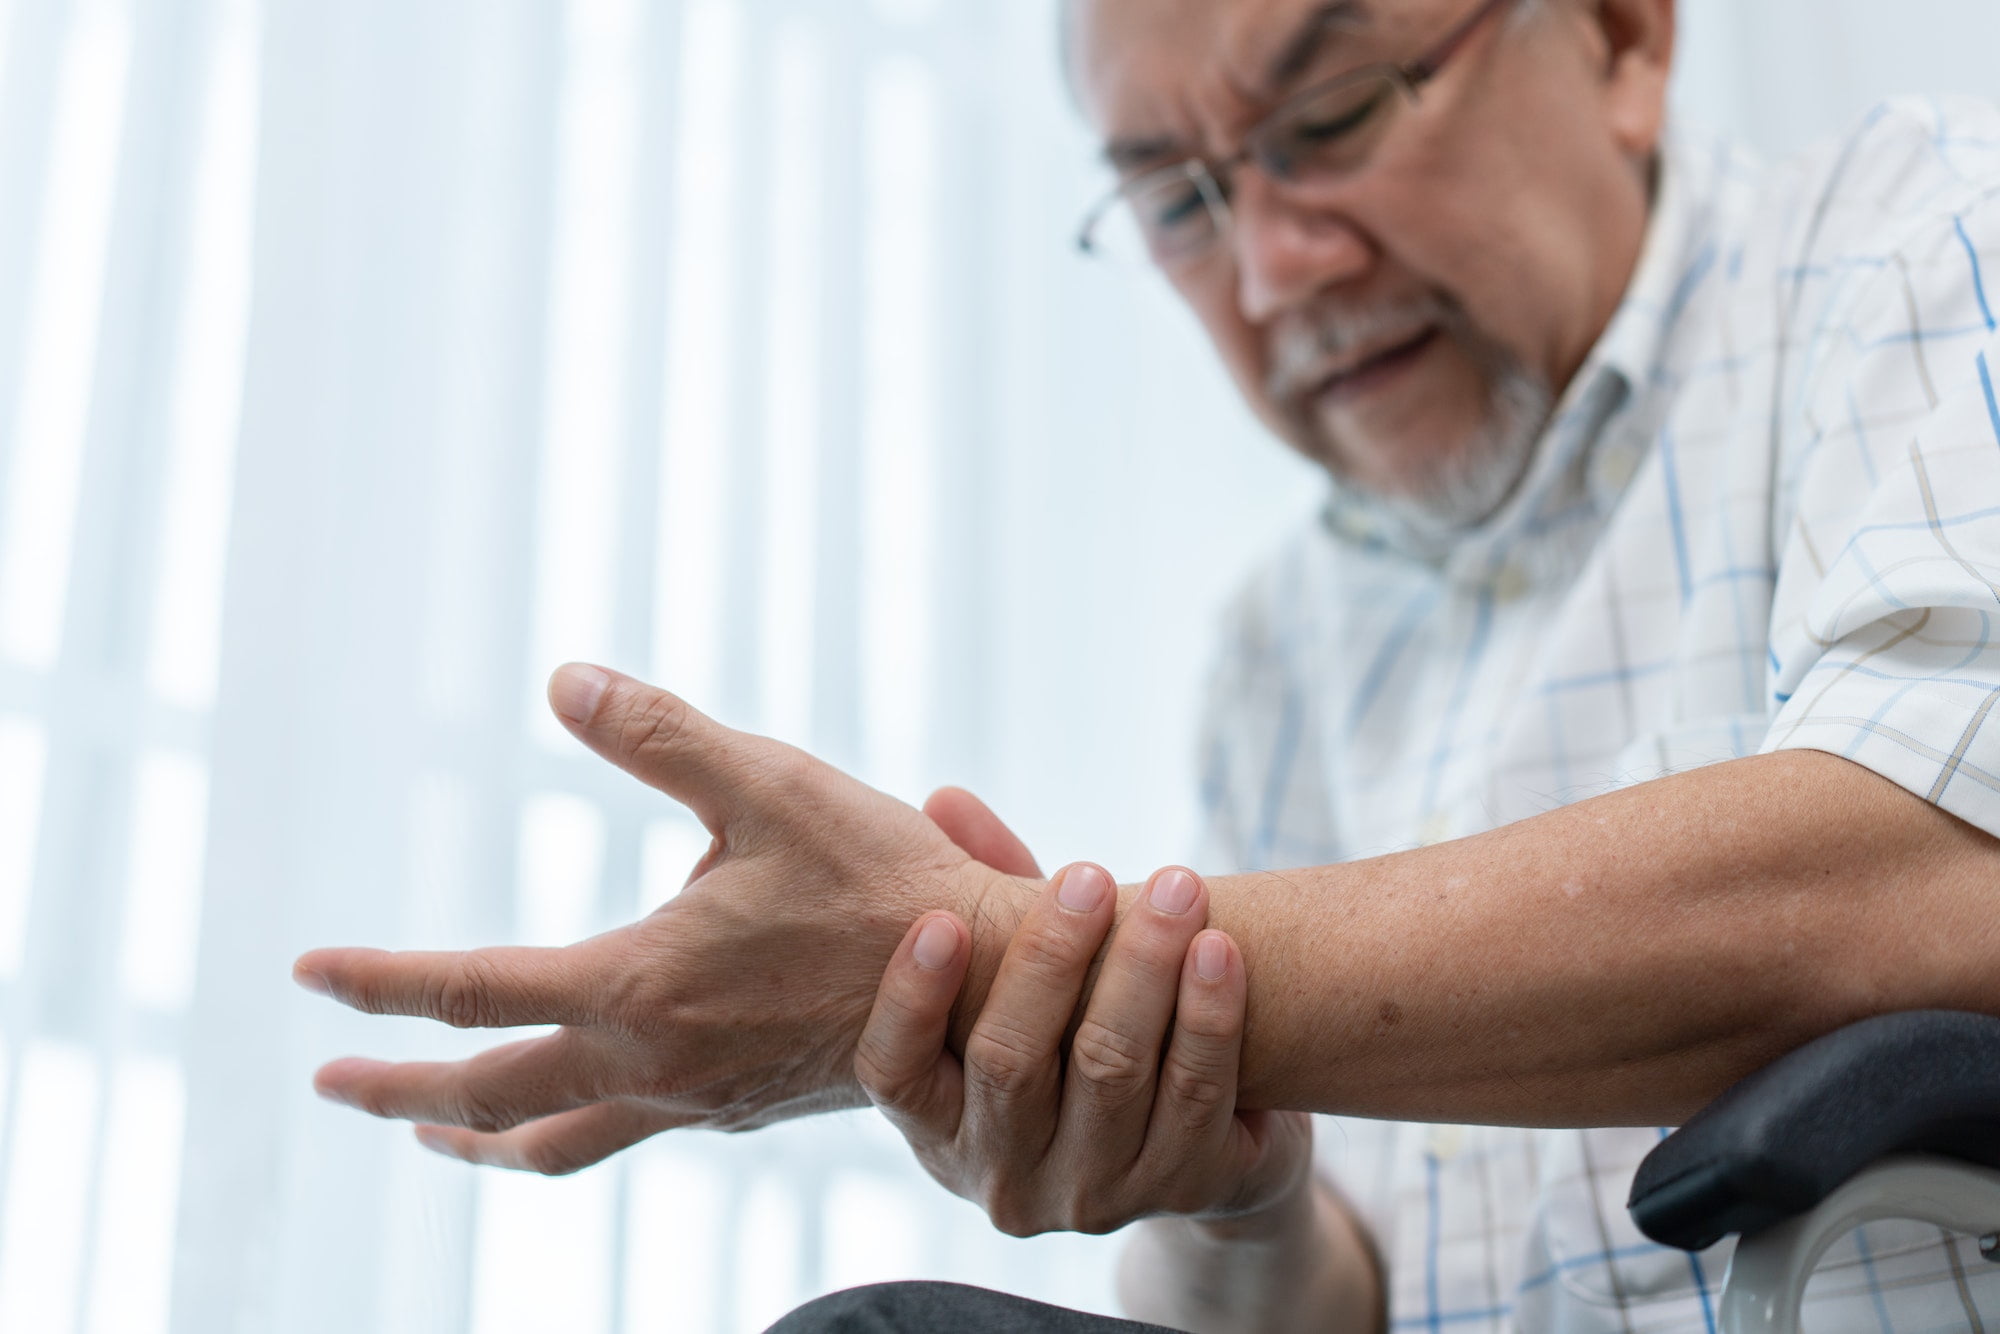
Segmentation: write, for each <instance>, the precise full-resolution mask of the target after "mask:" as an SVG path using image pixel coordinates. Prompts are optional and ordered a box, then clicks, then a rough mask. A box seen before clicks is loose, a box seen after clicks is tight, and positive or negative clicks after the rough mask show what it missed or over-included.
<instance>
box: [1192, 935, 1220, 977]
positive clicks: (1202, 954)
mask: <svg viewBox="0 0 2000 1334" xmlns="http://www.w3.org/2000/svg"><path fill="white" fill-rule="evenodd" d="M1228 971H1229V945H1228V944H1227V942H1225V941H1224V940H1223V939H1222V937H1221V936H1203V937H1202V938H1201V943H1200V944H1199V945H1196V946H1195V947H1194V975H1195V976H1196V977H1198V978H1200V979H1201V980H1202V981H1204V982H1219V981H1221V980H1222V975H1223V974H1224V973H1226V972H1228Z"/></svg>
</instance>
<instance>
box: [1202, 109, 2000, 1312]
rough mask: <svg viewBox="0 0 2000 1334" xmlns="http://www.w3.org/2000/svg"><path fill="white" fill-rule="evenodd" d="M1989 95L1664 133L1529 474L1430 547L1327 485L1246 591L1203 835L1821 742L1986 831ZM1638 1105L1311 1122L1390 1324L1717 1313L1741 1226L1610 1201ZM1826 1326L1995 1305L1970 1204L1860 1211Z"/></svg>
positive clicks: (1292, 849) (1420, 810) (1616, 780)
mask: <svg viewBox="0 0 2000 1334" xmlns="http://www.w3.org/2000/svg"><path fill="white" fill-rule="evenodd" d="M1996 314H2000V109H1996V108H1994V107H1991V106H1988V105H1986V104H1984V103H1975V102H1956V103H1953V102H1928V101H1927V102H1914V101H1913V102H1897V103H1891V104H1887V105H1885V106H1883V107H1882V108H1880V109H1878V110H1877V111H1876V112H1875V113H1873V114H1872V115H1871V116H1870V117H1869V118H1868V119H1867V120H1866V122H1865V123H1864V124H1863V125H1862V126H1860V128H1859V129H1858V130H1856V131H1855V132H1854V133H1852V134H1851V135H1849V136H1848V137H1846V138H1845V139H1844V140H1841V141H1839V142H1835V143H1831V144H1828V145H1826V146H1824V147H1823V148H1821V149H1818V150H1815V151H1814V152H1812V153H1809V154H1806V155H1804V156H1802V157H1800V158H1798V159H1795V160H1793V161H1790V162H1787V163H1785V164H1782V165H1779V166H1776V167H1769V168H1767V167H1764V166H1761V165H1760V164H1758V163H1756V162H1754V161H1752V160H1751V159H1750V158H1748V157H1747V156H1746V155H1744V154H1742V153H1741V152H1738V151H1736V150H1734V149H1732V148H1730V147H1728V146H1726V145H1721V144H1717V143H1714V142H1710V141H1705V140H1700V139H1697V138H1695V137H1692V136H1685V135H1676V136H1674V137H1673V139H1672V141H1671V143H1670V146H1669V147H1668V149H1667V150H1666V151H1665V152H1664V154H1663V160H1662V164H1661V173H1660V183H1659V188H1658V193H1657V197H1656V200H1655V205H1654V211H1653V219H1652V222H1651V226H1650V231H1649V234H1648V237H1647V241H1646V245H1645V249H1644V251H1643V254H1642V257H1641V260H1640V264H1639V268H1638V270H1637V271H1636V273H1635V274H1634V277H1633V280H1632V283H1631V286H1630V288H1629V290H1628V292H1627V295H1626V299H1625V301H1624V303H1623V305H1622V306H1621V308H1620V309H1619V311H1618V313H1617V315H1616V316H1615V317H1614V319H1613V321H1612V323H1611V324H1610V326H1609V327H1608V328H1607V330H1606V332H1605V333H1604V335H1603V337H1602V339H1601V340H1600V341H1599V343H1598V345H1597V347H1596V348H1595V349H1594V350H1593V352H1592V354H1591V356H1590V357H1589V359H1588V361H1587V362H1586V364H1585V366H1584V368H1583V370H1582V371H1581V372H1580V373H1579V374H1578V376H1577V377H1576V379H1575V380H1574V381H1573V382H1572V383H1571V385H1570V386H1569V388H1568V390H1567V393H1566V396H1565V398H1564V400H1563V402H1562V404H1561V406H1560V408H1559V410H1558V412H1557V415H1556V417H1555V418H1554V420H1553V422H1552V424H1551V426H1550V428H1549V430H1548V432H1547V434H1546V436H1545V437H1544V439H1543V440H1542V442H1541V444H1540V447H1539V452H1538V454H1537V456H1536V459H1535V461H1534V463H1533V465H1532V466H1531V469H1530V472H1529V474H1528V477H1527V479H1526V480H1525V481H1524V483H1523V485H1522V487H1521V489H1520V490H1519V492H1518V493H1517V494H1516V495H1515V496H1514V497H1513V498H1512V499H1511V500H1510V501H1509V502H1508V504H1507V506H1506V508H1505V509H1504V510H1503V511H1502V512H1501V513H1500V514H1499V515H1497V516H1496V517H1495V518H1494V520H1492V521H1491V522H1490V523H1488V524H1487V525H1485V526H1484V527H1483V528H1482V529H1481V530H1480V531H1479V532H1478V533H1477V534H1475V535H1473V536H1472V537H1470V538H1469V539H1467V540H1465V541H1463V542H1461V543H1459V544H1458V545H1456V546H1454V547H1453V548H1452V549H1451V550H1449V551H1448V552H1446V553H1444V554H1443V555H1441V556H1438V555H1435V554H1431V553H1421V552H1416V551H1413V550H1411V549H1408V548H1406V547H1403V546H1401V545H1399V543H1398V540H1397V539H1396V538H1395V536H1394V535H1393V534H1391V533H1390V532H1388V531H1385V530H1384V529H1382V528H1381V527H1379V526H1377V525H1376V524H1374V523H1373V522H1372V521H1371V518H1370V516H1369V514H1368V512H1367V511H1366V510H1365V509H1363V508H1362V507H1359V506H1356V505H1353V504H1351V503H1349V502H1348V501H1346V500H1345V499H1343V498H1342V497H1340V496H1339V495H1338V494H1336V495H1335V496H1334V498H1333V499H1332V500H1331V501H1330V502H1329V503H1328V505H1327V507H1326V509H1325V510H1324V512H1323V513H1322V514H1321V515H1319V516H1317V518H1316V519H1315V521H1314V522H1313V523H1312V524H1311V525H1310V526H1309V527H1308V528H1307V529H1306V530H1305V531H1303V532H1301V533H1299V534H1297V535H1296V536H1295V537H1294V538H1293V539H1292V540H1290V541H1289V542H1288V543H1287V544H1286V545H1285V546H1284V547H1283V548H1282V549H1281V550H1280V551H1279V552H1278V553H1277V555H1276V556H1275V558H1274V559H1272V560H1271V561H1269V562H1268V563H1267V564H1266V565H1264V566H1263V567H1262V568H1261V569H1260V570H1259V571H1258V572H1257V573H1256V575H1255V576H1254V578H1253V579H1252V580H1251V581H1250V583H1249V584H1248V585H1247V586H1246V588H1245V590H1244V592H1243V593H1242V595H1241V596H1240V597H1239V598H1238V599H1237V600H1236V601H1235V602H1234V603H1233V605H1232V606H1231V608H1230V610H1229V612H1228V614H1227V618H1226V625H1225V633H1224V640H1223V645H1224V647H1223V652H1222V654H1221V656H1220V658H1219V660H1218V665H1217V667H1216V670H1215V673H1214V677H1213V680H1212V684H1211V691H1210V696H1209V704H1208V709H1207V713H1206V718H1205V725H1204V731H1203V757H1202V761H1203V763H1202V772H1203V787H1204V792H1203V796H1204V807H1205V810H1206V816H1207V822H1206V831H1207V842H1206V845H1205V850H1204V853H1203V857H1202V860H1201V863H1200V864H1202V865H1203V866H1205V867H1206V868H1208V869H1210V870H1214V871H1225V870H1232V869H1251V868H1276V867H1284V866H1301V865H1315V864H1323V863H1326V862H1332V861H1340V860H1346V859H1350V858H1358V857H1364V856H1370V855H1374V854H1378V853H1382V852H1389V851H1394V850H1397V849H1402V848H1408V847H1413V846H1418V845H1422V844H1428V843H1433V842H1437V841H1439V840H1443V839H1448V838H1456V837H1462V836H1465V835H1469V834H1473V833H1477V832H1480V831H1483V830H1486V829H1491V828H1493V827H1495V826H1497V825H1501V824H1504V823H1507V822H1510V821H1513V820H1517V819H1521V818H1523V817H1526V816H1530V815H1534V814H1537V813H1539V812H1541V811H1545V810H1548V809H1551V808H1553V807H1556V806H1559V805H1563V804H1565V803H1568V802H1572V801H1576V800H1579V799H1582V798H1586V797H1590V796H1593V795H1596V794H1599V793H1602V792H1606V791H1609V790H1611V789H1614V788H1618V787H1621V786H1624V785H1627V784H1631V783H1635V782H1640V781H1644V780H1646V779H1650V778H1655V777H1659V776H1661V775H1664V774H1668V773H1672V772H1676V771H1679V770H1685V769H1689V768H1692V767H1695V766H1698V765H1703V764H1709V763H1713V762H1716V761H1720V760H1726V759H1731V758H1736V757H1740V756H1747V755H1753V754H1757V753H1760V752H1768V751H1775V750H1780V749H1785V748H1790V747H1804V748H1811V749H1816V750H1824V751H1831V752H1833V753H1835V754H1839V755H1844V756H1846V757H1848V758H1849V759H1852V760H1854V761H1857V762H1858V763H1860V764H1863V765H1866V766H1867V767H1869V768H1871V769H1873V770H1875V771H1876V772H1878V773H1880V774H1882V775H1884V776H1885V777H1887V778H1889V779H1891V780H1893V781H1895V782H1896V783H1898V784H1900V785H1902V786H1903V787H1905V788H1907V789H1908V790H1909V791H1911V792H1913V793H1915V794H1916V795H1918V796H1920V797H1922V798H1923V799H1924V800H1926V801H1930V802H1933V803H1936V804H1937V805H1939V806H1941V807H1943V808H1944V809H1946V810H1948V811H1950V812H1952V813H1953V814H1954V815H1957V816H1959V817H1961V818H1963V819H1965V820H1967V821H1970V822H1971V823H1973V824H1975V825H1977V826H1979V827H1981V828H1983V829H1985V830H1987V831H1989V832H1991V833H1994V834H2000V722H1996V721H1994V720H1993V714H1994V706H1995V701H1996V699H2000V643H1996V637H1995V630H1996V624H1997V623H2000V392H1996V381H2000V326H1996ZM1660 1133H1661V1132H1657V1131H1650V1130H1629V1129H1628V1130H1603V1131H1583V1132H1578V1131H1561V1132H1554V1131H1547V1132H1543V1131H1521V1130H1511V1129H1494V1128H1487V1127H1429V1126H1390V1125H1380V1124H1374V1123H1366V1122H1351V1121H1344V1120H1341V1121H1336V1120H1332V1119H1328V1120H1326V1121H1325V1122H1324V1123H1323V1125H1322V1127H1321V1135H1320V1142H1321V1153H1322V1155H1323V1157H1324V1158H1325V1159H1326V1161H1327V1163H1328V1164H1329V1166H1330V1167H1331V1168H1332V1169H1333V1170H1334V1171H1335V1172H1336V1173H1337V1175H1338V1176H1339V1178H1340V1179H1341V1181H1342V1182H1343V1183H1344V1185H1345V1186H1346V1188H1347V1189H1348V1190H1349V1192H1350V1193H1351V1194H1352V1195H1353V1196H1354V1197H1355V1198H1356V1200H1357V1202H1358V1203H1359V1204H1360V1205H1361V1207H1362V1208H1363V1210H1364V1212H1365V1213H1366V1214H1367V1215H1368V1216H1369V1218H1370V1219H1371V1221H1372V1223H1373V1224H1374V1226H1375V1229H1376V1232H1377V1235H1378V1238H1379V1240H1380V1241H1381V1244H1382V1247H1383V1252H1384V1254H1385V1256H1386V1257H1387V1259H1388V1262H1389V1265H1390V1270H1391V1289H1392V1297H1391V1308H1392V1309H1391V1315H1392V1321H1393V1326H1394V1328H1395V1329H1397V1330H1430V1331H1444V1330H1451V1331H1455V1332H1463V1334H1475V1332H1477V1331H1496V1332H1497V1331H1515V1330H1518V1331H1523V1332H1524V1334H1551V1331H1560V1332H1562V1334H1596V1332H1597V1331H1607V1332H1608V1331H1619V1332H1621V1334H1635V1332H1637V1331H1646V1332H1648V1334H1654V1332H1658V1334H1665V1332H1666V1331H1675V1332H1679V1331H1689V1332H1692V1334H1700V1332H1703V1331H1709V1332H1712V1331H1714V1330H1715V1329H1716V1325H1715V1310H1716V1296H1717V1290H1718V1285H1719V1283H1720V1280H1721V1278H1722V1275H1723V1273H1724V1271H1725V1269H1726V1267H1727V1264H1728V1255H1727V1244H1725V1246H1724V1247H1720V1248H1717V1249H1716V1250H1714V1251H1711V1252H1708V1253H1706V1254H1703V1255H1699V1256H1692V1257H1690V1256H1688V1255H1684V1254H1682V1253H1680V1252H1677V1251H1668V1250H1663V1249H1662V1248H1660V1247H1657V1246H1654V1245H1652V1244H1650V1243H1649V1242H1647V1241H1646V1240H1645V1239H1644V1238H1643V1237H1641V1236H1640V1235H1639V1234H1638V1233H1637V1232H1636V1231H1635V1230H1634V1228H1633V1227H1632V1224H1631V1222H1630V1220H1629V1218H1628V1217H1627V1215H1626V1213H1625V1208H1624V1204H1625V1195H1626V1192H1627V1190H1628V1188H1629V1186H1630V1183H1631V1177H1632V1173H1633V1170H1634V1169H1635V1167H1636V1166H1637V1164H1638V1161H1639V1159H1640V1158H1642V1157H1643V1156H1644V1155H1645V1153H1646V1152H1647V1151H1648V1150H1649V1149H1650V1148H1651V1147H1652V1146H1653V1145H1654V1144H1655V1143H1657V1142H1658V1138H1659V1134H1660ZM1805 1325H1806V1328H1808V1329H1810V1330H1813V1331H1814V1332H1815V1334H1841V1332H1842V1331H1867V1332H1868V1334H1888V1332H1889V1331H1897V1332H1898V1334H1921V1332H1922V1331H1927V1330H1940V1331H1942V1330H1952V1331H1963V1330H1984V1329H1988V1328H1993V1329H1996V1330H2000V1269H1995V1268H1994V1267H1993V1266H1990V1265H1988V1264H1986V1263H1985V1262H1984V1261H1982V1260H1981V1259H1980V1258H1979V1256H1978V1252H1977V1249H1976V1247H1974V1246H1973V1245H1972V1244H1971V1243H1970V1242H1969V1241H1966V1240H1954V1239H1952V1238H1948V1237H1945V1236H1943V1235H1942V1234H1941V1233H1939V1232H1938V1231H1937V1230H1936V1229H1934V1228H1928V1227H1922V1226H1917V1225H1914V1224H1882V1225H1875V1226H1871V1227H1869V1228H1866V1229H1863V1230H1862V1231H1860V1232H1858V1233H1856V1234H1854V1236H1852V1237H1851V1238H1850V1239H1848V1240H1847V1241H1845V1242H1843V1243H1841V1244H1840V1245H1839V1246H1838V1247H1837V1248H1836V1249H1835V1250H1834V1251H1833V1252H1832V1253H1830V1254H1829V1255H1828V1257H1827V1259H1826V1261H1825V1262H1824V1264H1823V1265H1822V1268H1821V1270H1820V1272H1819V1274H1818V1276H1817V1277H1816V1278H1815V1280H1814V1283H1813V1285H1812V1287H1811V1288H1810V1289H1809V1290H1808V1299H1807V1307H1806V1311H1805Z"/></svg>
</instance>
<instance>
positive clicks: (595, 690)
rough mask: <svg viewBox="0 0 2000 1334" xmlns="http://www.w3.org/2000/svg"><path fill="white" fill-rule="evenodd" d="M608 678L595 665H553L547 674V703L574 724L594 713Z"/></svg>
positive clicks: (582, 722) (606, 686) (594, 714)
mask: <svg viewBox="0 0 2000 1334" xmlns="http://www.w3.org/2000/svg"><path fill="white" fill-rule="evenodd" d="M610 685H611V678H610V677H608V676H606V675H605V674H604V673H603V672H600V671H599V670H597V668H595V667H587V666H585V665H584V664H582V663H580V662H573V663H571V664H569V665H568V666H567V667H560V668H557V669H556V674H555V675H554V676H552V677H550V678H549V703H550V704H551V705H553V706H554V707H555V711H556V712H557V713H559V714H561V715H562V716H563V717H564V718H566V719H567V720H569V721H570V722H572V723H575V724H576V725H577V726H578V727H582V726H584V725H586V724H588V723H589V722H590V720H591V719H592V718H593V717H595V716H596V715H597V701H599V700H601V699H603V698H604V692H605V691H606V690H607V689H609V688H610Z"/></svg>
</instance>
